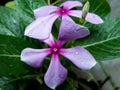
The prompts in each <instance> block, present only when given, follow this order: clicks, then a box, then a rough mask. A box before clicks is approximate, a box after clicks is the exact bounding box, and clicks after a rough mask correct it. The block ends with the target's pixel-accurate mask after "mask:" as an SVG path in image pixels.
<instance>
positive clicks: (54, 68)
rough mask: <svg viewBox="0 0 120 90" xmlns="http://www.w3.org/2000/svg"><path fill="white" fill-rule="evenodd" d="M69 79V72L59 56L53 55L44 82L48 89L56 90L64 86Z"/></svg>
mask: <svg viewBox="0 0 120 90" xmlns="http://www.w3.org/2000/svg"><path fill="white" fill-rule="evenodd" d="M66 77H67V70H66V69H65V68H64V67H63V66H62V64H61V63H60V60H59V58H58V55H52V59H51V62H50V65H49V68H48V70H47V72H46V74H45V77H44V81H45V83H46V85H47V86H48V87H50V88H51V89H55V88H56V87H57V86H58V85H60V84H62V83H63V82H64V80H65V79H66Z"/></svg>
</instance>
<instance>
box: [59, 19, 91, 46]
mask: <svg viewBox="0 0 120 90" xmlns="http://www.w3.org/2000/svg"><path fill="white" fill-rule="evenodd" d="M89 34H90V32H89V30H88V29H87V28H86V27H84V26H81V25H78V24H76V23H74V22H71V21H69V20H68V19H67V20H66V19H64V20H62V23H61V26H60V31H59V37H58V41H60V42H61V43H63V44H64V43H65V42H67V41H70V40H73V39H78V38H83V37H85V36H87V35H89Z"/></svg>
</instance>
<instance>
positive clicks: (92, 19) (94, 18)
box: [69, 10, 103, 24]
mask: <svg viewBox="0 0 120 90" xmlns="http://www.w3.org/2000/svg"><path fill="white" fill-rule="evenodd" d="M69 15H71V16H75V17H78V18H81V17H82V11H80V10H71V11H70V13H69ZM85 19H86V21H88V22H90V23H93V24H101V23H103V20H102V19H101V18H100V17H99V16H98V15H96V14H93V13H88V14H87V16H86V18H85Z"/></svg>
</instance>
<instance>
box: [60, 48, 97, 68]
mask: <svg viewBox="0 0 120 90" xmlns="http://www.w3.org/2000/svg"><path fill="white" fill-rule="evenodd" d="M60 54H61V55H63V56H64V57H66V58H68V59H69V60H70V61H71V62H72V63H73V64H75V65H76V66H77V67H78V68H80V69H83V70H88V69H91V68H92V67H93V66H95V64H96V61H95V59H94V57H93V56H92V55H91V54H90V53H89V52H88V51H87V50H86V49H84V48H82V47H80V46H77V47H73V48H69V49H61V51H60Z"/></svg>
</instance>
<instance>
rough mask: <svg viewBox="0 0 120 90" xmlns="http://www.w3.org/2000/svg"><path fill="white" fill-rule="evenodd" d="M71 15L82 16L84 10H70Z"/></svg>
mask: <svg viewBox="0 0 120 90" xmlns="http://www.w3.org/2000/svg"><path fill="white" fill-rule="evenodd" d="M69 15H71V16H74V17H78V18H81V17H82V11H81V10H70V13H69Z"/></svg>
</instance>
